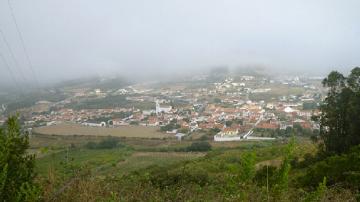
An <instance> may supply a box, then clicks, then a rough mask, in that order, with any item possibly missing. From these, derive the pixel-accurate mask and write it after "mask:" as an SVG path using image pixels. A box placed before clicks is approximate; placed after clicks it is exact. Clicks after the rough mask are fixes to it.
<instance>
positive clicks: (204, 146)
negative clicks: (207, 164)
mask: <svg viewBox="0 0 360 202" xmlns="http://www.w3.org/2000/svg"><path fill="white" fill-rule="evenodd" d="M186 150H187V151H198V152H204V151H209V150H211V145H210V143H209V142H205V141H204V142H193V143H192V144H191V145H190V146H188V147H187V148H186Z"/></svg>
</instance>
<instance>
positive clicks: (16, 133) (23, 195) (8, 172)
mask: <svg viewBox="0 0 360 202" xmlns="http://www.w3.org/2000/svg"><path fill="white" fill-rule="evenodd" d="M28 148H29V137H28V135H27V134H23V133H21V131H20V126H19V124H18V120H17V117H10V118H9V119H8V120H7V122H6V124H5V128H3V129H0V201H37V200H39V195H40V190H39V189H38V187H37V186H36V185H35V183H34V178H35V173H34V163H35V161H34V158H35V157H34V155H28V154H26V150H27V149H28Z"/></svg>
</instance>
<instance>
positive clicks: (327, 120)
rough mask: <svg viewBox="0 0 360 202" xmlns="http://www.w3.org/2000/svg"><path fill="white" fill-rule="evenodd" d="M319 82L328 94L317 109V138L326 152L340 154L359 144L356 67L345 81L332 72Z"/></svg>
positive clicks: (359, 92) (359, 95)
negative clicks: (318, 129) (318, 111)
mask: <svg viewBox="0 0 360 202" xmlns="http://www.w3.org/2000/svg"><path fill="white" fill-rule="evenodd" d="M322 83H323V85H324V87H327V88H328V89H329V91H328V94H327V97H326V99H325V100H324V103H323V104H322V105H321V106H320V110H321V112H322V114H321V116H320V119H319V120H320V136H321V138H322V140H323V142H324V146H325V151H326V152H330V153H342V152H344V151H347V150H348V149H349V148H350V147H351V146H354V145H358V144H360V133H359V131H360V117H359V114H360V68H359V67H356V68H354V69H353V70H352V71H351V74H350V75H349V77H347V78H346V77H344V76H343V75H342V74H341V73H339V72H336V71H333V72H331V73H330V74H329V75H328V77H327V78H325V79H324V80H323V82H322Z"/></svg>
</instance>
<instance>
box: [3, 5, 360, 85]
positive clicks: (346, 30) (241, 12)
mask: <svg viewBox="0 0 360 202" xmlns="http://www.w3.org/2000/svg"><path fill="white" fill-rule="evenodd" d="M10 3H11V5H12V7H13V11H14V14H15V17H16V19H17V23H18V25H19V28H20V31H21V34H22V35H23V39H24V42H25V45H26V49H27V50H28V53H29V58H30V60H31V62H32V64H33V69H34V71H35V74H36V76H37V78H38V80H40V81H41V82H44V81H57V80H61V79H66V78H68V79H71V78H76V77H81V76H89V75H107V74H119V75H122V74H123V73H126V74H127V75H133V76H136V75H138V74H143V75H144V74H145V75H147V74H148V75H150V73H151V74H152V75H153V74H154V73H163V72H166V73H169V72H181V71H185V72H191V71H196V70H199V69H201V68H206V67H211V66H219V65H227V66H229V67H236V66H244V65H262V66H265V67H268V68H271V69H275V70H277V71H284V72H292V71H294V72H305V73H308V74H323V73H325V72H328V71H330V70H332V69H340V70H342V71H348V70H349V69H350V68H352V67H354V66H358V65H360V21H359V19H360V12H359V8H360V1H359V0H345V1H344V0H336V1H335V0H298V1H295V0H294V1H289V0H271V1H269V0H263V1H260V0H251V1H250V0H249V1H242V0H31V1H29V0H10ZM0 29H1V30H2V32H3V33H4V34H5V37H6V40H7V41H8V43H9V44H10V46H11V48H12V49H13V51H14V55H15V57H16V59H17V61H18V63H19V65H18V68H17V66H16V65H15V63H14V60H12V57H11V54H10V52H9V50H8V49H7V47H6V44H5V42H4V41H3V38H2V36H1V35H0V53H1V54H3V55H4V57H5V59H6V60H7V63H9V65H10V68H11V70H12V71H13V72H14V74H16V75H17V76H16V79H18V80H21V79H22V78H21V77H20V73H21V72H23V74H24V75H25V76H24V77H26V78H25V79H27V80H33V79H34V75H33V74H32V73H31V71H30V70H29V66H28V65H27V60H26V55H25V54H24V52H23V49H22V46H21V43H20V39H19V35H18V33H17V31H16V27H15V24H14V21H13V19H12V17H11V12H10V9H9V6H8V0H0ZM0 70H1V72H0V79H2V80H7V81H12V79H11V77H10V73H9V71H8V70H7V68H6V66H5V65H4V62H3V60H2V59H1V58H0Z"/></svg>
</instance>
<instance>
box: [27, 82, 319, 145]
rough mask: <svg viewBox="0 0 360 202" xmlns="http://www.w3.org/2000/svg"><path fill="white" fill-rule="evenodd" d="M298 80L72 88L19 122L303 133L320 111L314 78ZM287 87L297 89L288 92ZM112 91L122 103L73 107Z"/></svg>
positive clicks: (252, 136)
mask: <svg viewBox="0 0 360 202" xmlns="http://www.w3.org/2000/svg"><path fill="white" fill-rule="evenodd" d="M203 79H204V78H195V79H194V80H196V81H198V80H203ZM303 80H304V79H299V77H294V78H290V79H281V80H280V79H278V80H271V79H264V78H256V77H254V76H241V77H240V78H237V81H234V78H232V77H227V78H225V79H224V80H223V81H222V82H214V83H211V84H207V86H204V85H202V86H200V87H192V86H191V85H188V84H186V83H185V85H184V84H182V85H178V84H169V85H168V87H167V88H165V89H164V88H148V87H145V85H131V86H127V87H125V88H121V89H116V90H112V91H103V90H102V89H73V91H72V92H71V93H72V94H71V95H72V96H70V97H68V98H67V99H65V100H62V101H60V102H56V103H54V102H49V101H46V100H42V101H38V102H37V103H36V104H35V105H34V106H32V107H31V108H30V110H28V112H30V113H24V114H28V115H27V116H25V122H24V123H25V125H26V126H27V127H28V128H30V129H31V128H32V127H39V126H42V127H44V126H51V125H56V124H60V123H76V124H80V125H82V126H84V127H122V126H127V125H133V126H136V125H140V126H146V127H159V128H160V129H159V130H160V131H161V132H163V133H166V134H168V135H169V136H176V137H177V138H179V139H181V138H183V137H191V136H192V135H193V134H198V133H199V131H200V132H204V131H211V133H207V134H208V136H209V135H211V136H212V137H207V138H211V139H213V140H214V141H241V140H245V139H247V140H273V139H275V138H277V137H278V136H279V133H280V132H281V131H287V132H288V131H289V130H290V131H291V129H293V128H294V127H295V128H300V129H301V131H307V133H312V132H313V131H318V129H319V125H318V123H316V122H314V121H313V120H312V116H314V115H315V116H316V115H318V114H319V111H318V109H317V108H318V105H319V103H320V102H321V89H319V87H317V86H316V85H314V84H313V83H314V82H304V81H303ZM307 80H311V79H307ZM314 80H315V81H317V82H318V80H316V79H314ZM314 80H311V81H314ZM279 86H280V87H281V89H285V90H283V91H284V94H281V93H282V92H276V91H277V90H278V89H279ZM289 89H290V90H289ZM291 89H297V90H298V91H299V92H295V93H291ZM299 89H300V90H299ZM114 96H117V97H119V96H120V97H121V98H123V100H122V102H124V103H127V104H126V106H123V107H121V106H120V107H119V105H114V107H111V105H109V107H104V108H100V107H99V108H93V107H91V108H87V107H86V106H84V107H80V108H79V107H78V108H76V107H72V106H73V105H72V103H82V102H83V101H84V100H85V101H88V100H89V99H90V100H92V101H93V102H94V103H96V102H99V103H101V102H103V100H104V99H107V98H108V97H114ZM141 103H146V104H141ZM132 104H133V106H132ZM99 106H102V104H100V105H99ZM138 106H141V107H138ZM283 133H284V132H283Z"/></svg>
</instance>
